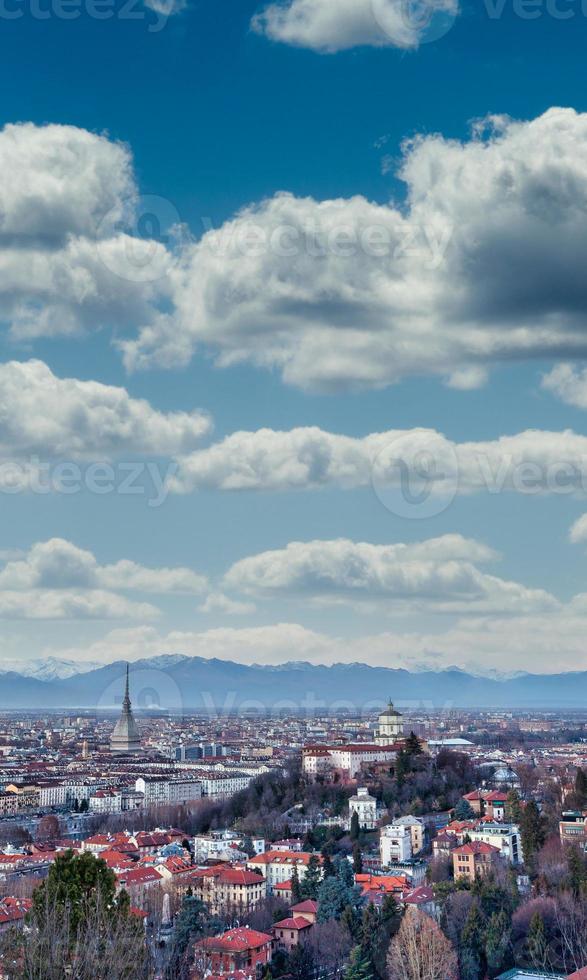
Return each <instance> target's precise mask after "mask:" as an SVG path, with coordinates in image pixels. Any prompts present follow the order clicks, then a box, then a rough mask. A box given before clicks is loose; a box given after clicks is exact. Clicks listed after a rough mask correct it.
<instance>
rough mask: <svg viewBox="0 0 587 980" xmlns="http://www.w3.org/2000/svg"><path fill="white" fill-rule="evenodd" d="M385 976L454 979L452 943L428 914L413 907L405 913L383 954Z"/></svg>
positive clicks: (393, 978)
mask: <svg viewBox="0 0 587 980" xmlns="http://www.w3.org/2000/svg"><path fill="white" fill-rule="evenodd" d="M387 969H388V975H389V980H456V978H457V977H458V961H457V955H456V953H455V950H454V947H453V946H452V944H451V942H450V941H449V940H448V939H447V938H446V936H445V935H444V933H443V932H442V930H441V929H440V927H439V926H438V925H437V924H436V922H434V920H433V919H431V918H430V916H428V915H426V914H425V913H424V912H420V911H419V910H417V909H410V910H408V912H407V913H406V914H405V916H404V918H403V920H402V924H401V926H400V928H399V932H398V934H397V936H396V937H395V939H393V940H392V942H391V946H390V947H389V953H388V956H387Z"/></svg>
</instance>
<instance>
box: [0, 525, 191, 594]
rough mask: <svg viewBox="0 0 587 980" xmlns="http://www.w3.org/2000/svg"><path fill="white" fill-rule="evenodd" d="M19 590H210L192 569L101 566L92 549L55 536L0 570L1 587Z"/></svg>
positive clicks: (133, 564) (132, 564)
mask: <svg viewBox="0 0 587 980" xmlns="http://www.w3.org/2000/svg"><path fill="white" fill-rule="evenodd" d="M19 589H24V590H28V589H45V590H50V589H58V590H63V589H89V590H95V589H108V590H109V589H115V590H121V591H126V590H129V591H136V592H150V593H159V594H161V595H164V594H171V593H185V594H188V595H201V594H202V593H203V592H205V591H206V589H207V580H206V578H205V577H204V576H202V575H198V574H197V573H196V572H193V571H192V570H191V569H189V568H145V567H144V566H142V565H138V564H136V562H133V561H128V560H126V559H123V560H121V561H118V562H115V563H114V564H111V565H99V564H98V561H97V560H96V558H95V556H94V555H93V554H92V553H91V552H90V551H86V550H84V549H82V548H78V547H77V546H76V545H74V544H72V543H71V542H70V541H65V540H63V539H62V538H52V539H51V540H49V541H43V542H39V543H37V544H34V545H33V546H32V547H31V548H30V550H29V552H28V553H27V555H26V556H25V558H23V559H21V560H16V561H8V562H6V564H5V565H4V567H3V568H2V569H1V570H0V590H19ZM0 595H2V592H1V591H0Z"/></svg>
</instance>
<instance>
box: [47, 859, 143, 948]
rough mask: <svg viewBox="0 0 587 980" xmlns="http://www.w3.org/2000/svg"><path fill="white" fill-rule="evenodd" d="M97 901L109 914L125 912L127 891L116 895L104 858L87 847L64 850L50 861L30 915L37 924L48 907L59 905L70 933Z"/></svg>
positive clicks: (112, 877)
mask: <svg viewBox="0 0 587 980" xmlns="http://www.w3.org/2000/svg"><path fill="white" fill-rule="evenodd" d="M98 905H101V906H102V907H103V908H105V909H109V910H111V914H112V916H113V917H114V916H116V915H117V914H122V915H127V914H128V908H129V898H128V893H127V892H124V891H123V892H121V893H120V895H119V896H118V897H116V875H115V874H114V872H113V871H111V870H110V868H109V867H108V865H107V864H106V862H105V861H101V860H99V859H97V858H95V857H94V855H93V854H90V853H89V851H86V852H85V853H84V854H80V855H79V856H78V855H77V854H74V852H73V851H64V852H63V853H62V854H58V855H57V857H56V858H55V861H54V862H53V864H52V865H51V869H50V871H49V874H48V876H47V878H46V879H45V881H43V882H41V884H40V886H39V887H38V888H37V889H36V891H35V893H34V895H33V907H32V910H31V919H32V921H33V922H34V924H35V925H37V926H42V925H43V924H44V922H45V920H46V917H47V914H48V909H53V908H57V909H61V910H62V912H63V915H64V916H65V914H66V912H67V919H68V922H69V925H70V930H71V934H72V936H74V935H75V934H76V932H77V931H78V929H79V927H80V925H81V924H82V922H83V921H85V920H87V919H88V918H90V916H91V915H92V914H93V912H94V911H95V909H96V908H97V906H98Z"/></svg>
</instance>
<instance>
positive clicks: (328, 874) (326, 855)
mask: <svg viewBox="0 0 587 980" xmlns="http://www.w3.org/2000/svg"><path fill="white" fill-rule="evenodd" d="M335 874H336V870H335V867H334V865H333V863H332V858H331V857H330V851H329V849H328V847H326V846H325V847H323V848H322V877H323V878H332V877H334V875H335Z"/></svg>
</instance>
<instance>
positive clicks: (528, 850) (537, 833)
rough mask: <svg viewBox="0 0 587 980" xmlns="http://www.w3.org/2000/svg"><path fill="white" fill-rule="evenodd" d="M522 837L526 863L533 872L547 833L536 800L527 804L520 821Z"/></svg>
mask: <svg viewBox="0 0 587 980" xmlns="http://www.w3.org/2000/svg"><path fill="white" fill-rule="evenodd" d="M520 837H521V840H522V850H523V852H524V863H525V864H526V867H527V868H528V870H529V871H531V872H532V871H533V870H534V867H535V863H536V856H537V854H538V851H539V850H540V848H541V847H542V845H543V844H544V841H545V838H546V832H545V828H544V821H543V819H542V817H541V815H540V811H539V809H538V807H537V806H536V803H535V802H534V800H530V801H529V802H528V803H526V806H525V807H524V809H523V811H522V818H521V820H520Z"/></svg>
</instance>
